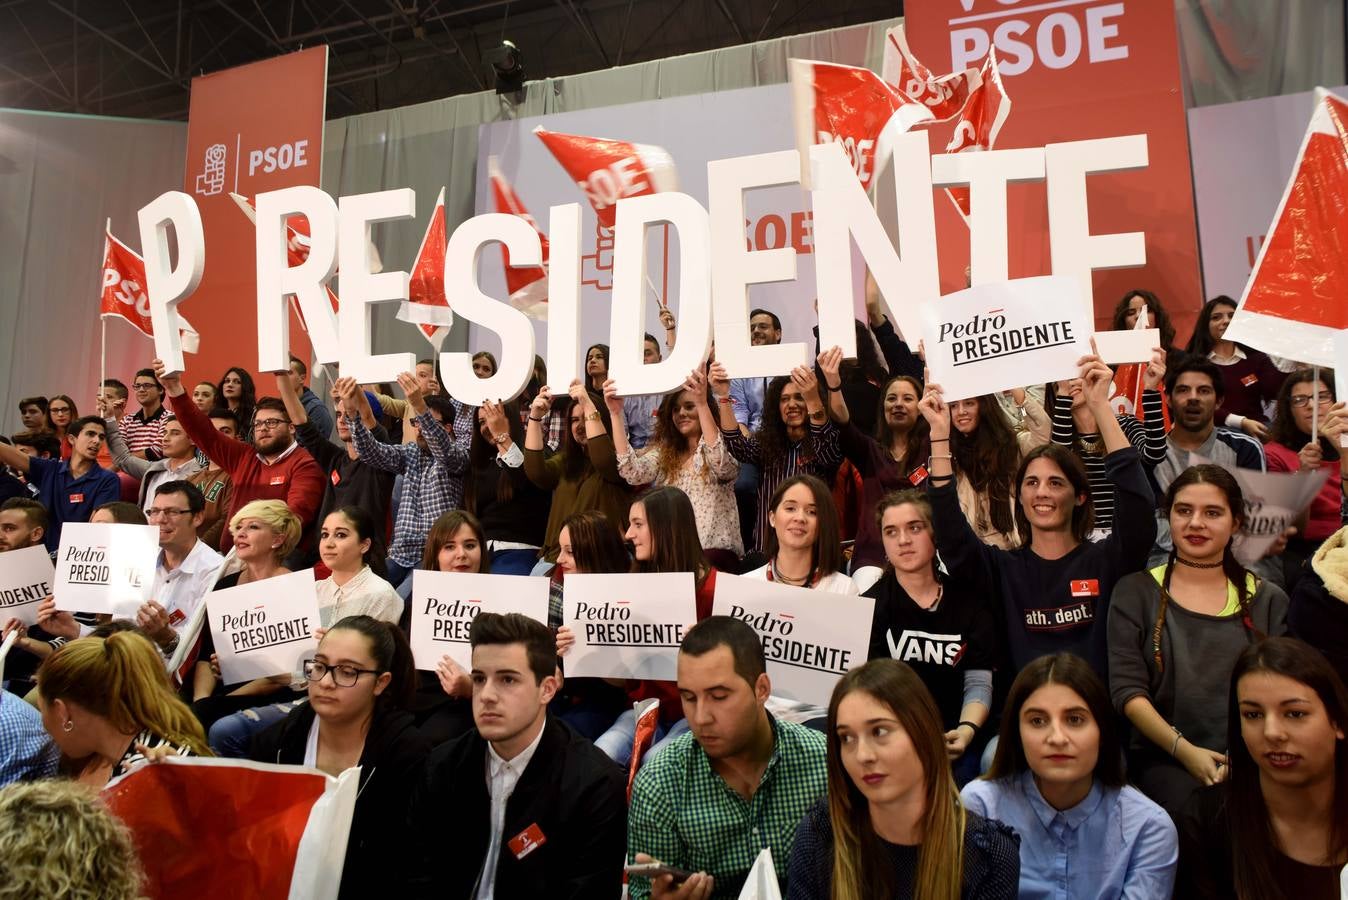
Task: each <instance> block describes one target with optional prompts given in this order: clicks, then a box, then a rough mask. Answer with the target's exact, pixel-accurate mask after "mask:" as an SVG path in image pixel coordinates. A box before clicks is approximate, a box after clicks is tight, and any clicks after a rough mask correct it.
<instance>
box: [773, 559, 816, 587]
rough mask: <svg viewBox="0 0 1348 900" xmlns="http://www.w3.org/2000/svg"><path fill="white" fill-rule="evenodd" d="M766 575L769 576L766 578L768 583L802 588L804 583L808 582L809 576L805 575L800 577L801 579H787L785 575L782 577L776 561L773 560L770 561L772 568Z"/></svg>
mask: <svg viewBox="0 0 1348 900" xmlns="http://www.w3.org/2000/svg"><path fill="white" fill-rule="evenodd" d="M811 574H812V573H811ZM768 575H769V578H768V580H769V581H780V582H781V583H782V584H791V585H801V586H803V585H804V584H805V583H806V582H808V581H809V580H810V575H809V574H806V575H805V576H804V577H802V578H789V577H787V576H786V575H783V574H782V573H781V570H780V569H778V568H777V560H775V559H774V560H773V561H772V566H771V567H770V568H769V569H768Z"/></svg>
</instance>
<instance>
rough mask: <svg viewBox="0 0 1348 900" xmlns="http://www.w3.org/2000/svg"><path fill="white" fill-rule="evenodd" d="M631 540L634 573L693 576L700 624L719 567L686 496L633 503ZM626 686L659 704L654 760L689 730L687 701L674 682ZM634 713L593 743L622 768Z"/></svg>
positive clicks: (671, 494) (669, 490)
mask: <svg viewBox="0 0 1348 900" xmlns="http://www.w3.org/2000/svg"><path fill="white" fill-rule="evenodd" d="M628 522H629V524H628V527H627V540H628V542H630V543H631V545H632V556H633V558H634V562H633V563H632V571H633V572H692V573H693V585H694V589H695V591H696V594H695V598H694V601H695V604H696V607H697V620H698V621H699V622H701V621H702V620H703V619H705V618H706V617H707V616H709V615H711V605H712V598H713V597H714V596H715V594H716V569H715V568H714V567H713V566H712V565H711V564H710V563H708V562H707V559H706V557H705V556H703V554H702V546H701V545H700V544H699V543H698V540H697V519H696V517H695V516H694V514H693V504H692V503H691V502H690V501H689V500H688V495H687V494H685V493H684V492H683V491H681V490H679V489H678V488H676V487H668V486H666V487H660V488H656V489H655V490H653V491H651V492H650V493H649V494H646V495H645V496H644V497H642V498H641V499H640V500H637V501H636V502H635V503H633V504H632V509H631V511H630V512H629V513H628ZM625 688H626V690H627V698H628V700H629V701H630V703H636V702H637V701H640V700H645V699H648V698H650V697H656V698H658V699H659V700H660V725H659V727H658V728H657V729H656V733H655V741H654V743H652V745H651V748H650V749H649V750H647V751H646V755H645V756H644V757H642V758H643V759H648V758H650V755H651V754H652V753H655V752H656V751H657V750H658V748H660V747H661V746H662V745H663V743H664V742H667V741H671V740H673V739H674V738H676V737H678V736H679V735H680V734H683V732H685V731H687V730H688V722H687V721H686V720H685V719H684V717H683V701H682V700H681V699H680V697H679V690H678V685H677V684H675V683H674V682H672V681H635V680H629V681H628V682H627V683H626V685H625ZM636 724H637V722H636V713H635V712H634V711H633V710H632V708H631V706H630V705H629V706H628V708H627V709H626V710H625V711H624V712H623V714H622V715H620V716H619V717H618V721H617V722H615V723H614V724H613V727H612V728H610V729H609V730H608V731H606V732H604V734H602V735H600V736H599V737H598V738H597V739H596V740H595V742H594V744H595V746H596V747H598V748H599V749H600V750H603V751H604V752H605V753H606V754H608V757H609V758H610V759H612V760H614V761H616V762H617V763H618V764H619V765H623V766H625V765H627V764H628V763H629V762H631V760H632V741H633V739H634V737H635V736H636Z"/></svg>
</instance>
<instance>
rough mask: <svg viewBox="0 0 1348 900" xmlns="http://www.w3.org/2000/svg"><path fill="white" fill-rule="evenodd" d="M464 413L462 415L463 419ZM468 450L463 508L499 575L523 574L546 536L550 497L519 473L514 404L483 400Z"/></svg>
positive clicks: (521, 439)
mask: <svg viewBox="0 0 1348 900" xmlns="http://www.w3.org/2000/svg"><path fill="white" fill-rule="evenodd" d="M468 414H469V413H465V415H468ZM476 415H477V428H476V429H474V431H473V437H472V442H471V444H470V445H469V448H468V459H469V464H470V466H471V471H470V472H469V473H468V475H467V476H466V478H465V479H464V506H465V507H466V508H467V509H469V510H470V511H471V512H472V513H473V515H475V516H477V520H478V521H479V522H481V523H482V528H483V529H484V530H485V531H486V533H487V544H486V545H485V549H486V550H487V552H488V553H490V555H491V567H492V569H493V570H494V571H495V572H497V573H499V574H501V575H528V574H529V572H530V571H531V570H532V569H533V567H534V564H535V563H537V562H538V551H539V548H540V547H541V546H542V544H543V538H544V536H545V535H546V533H547V522H548V509H549V504H550V503H551V499H552V498H551V495H550V494H548V493H547V492H546V491H543V490H541V489H540V488H538V487H537V486H535V485H534V484H533V482H531V481H530V480H529V478H528V477H527V476H526V475H525V473H524V454H523V452H522V451H521V450H520V445H521V444H523V442H524V433H523V431H524V429H523V428H521V427H520V414H519V407H518V406H516V404H515V401H513V400H512V401H510V402H509V403H504V404H502V403H493V402H492V401H490V400H489V401H487V402H486V403H483V404H482V405H481V406H480V407H478V408H477V412H476Z"/></svg>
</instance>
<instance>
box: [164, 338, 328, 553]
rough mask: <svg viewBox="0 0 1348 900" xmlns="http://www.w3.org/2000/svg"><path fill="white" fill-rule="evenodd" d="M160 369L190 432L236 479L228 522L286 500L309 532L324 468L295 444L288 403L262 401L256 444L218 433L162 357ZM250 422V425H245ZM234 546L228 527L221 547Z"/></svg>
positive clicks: (171, 403) (255, 422)
mask: <svg viewBox="0 0 1348 900" xmlns="http://www.w3.org/2000/svg"><path fill="white" fill-rule="evenodd" d="M154 369H155V374H156V375H158V376H159V380H160V382H161V383H162V384H163V385H164V390H165V392H166V393H167V394H168V400H169V407H170V408H171V409H172V410H173V413H174V415H176V416H177V417H178V421H179V422H181V423H182V426H183V430H184V431H186V432H187V436H188V437H190V438H191V439H192V443H194V444H196V445H197V447H199V448H200V449H201V451H202V452H203V453H205V454H206V455H207V456H209V457H210V458H211V461H212V462H214V463H215V464H216V465H217V466H219V467H220V468H221V469H224V470H225V471H226V472H228V473H229V475H230V478H231V479H232V480H233V482H234V496H233V497H232V498H231V499H230V502H229V510H228V511H227V512H226V513H225V521H226V523H228V522H229V520H230V519H232V518H234V513H236V512H238V511H239V509H241V508H242V507H243V505H244V504H245V503H248V502H250V501H252V500H283V501H285V504H286V506H288V507H290V511H291V512H293V513H294V514H295V515H297V516H299V517H300V521H301V522H303V523H304V531H305V534H306V536H307V535H308V534H309V532H311V531H312V530H313V526H314V519H315V517H316V516H317V515H318V507H319V504H321V503H322V502H323V487H324V480H323V470H322V469H320V468H319V467H318V463H316V462H314V458H313V457H312V456H310V455H309V451H308V450H305V449H304V448H303V447H301V446H300V445H299V444H297V443H295V426H294V425H292V424H291V423H290V416H289V415H287V413H286V409H285V405H284V404H283V403H282V402H281V401H280V400H277V399H275V398H272V397H264V398H263V399H261V400H259V401H258V402H257V406H256V407H255V409H254V412H253V422H252V426H253V440H254V441H255V443H254V444H245V443H244V442H243V441H239V440H235V439H234V438H231V437H227V436H226V435H223V434H221V433H220V432H219V431H217V430H216V428H215V425H213V424H212V423H211V420H210V419H208V418H207V417H206V415H205V414H204V413H203V412H202V411H201V410H200V409H198V408H197V405H196V403H194V402H193V401H192V398H191V397H190V396H189V395H188V394H187V392H186V391H185V390H184V389H183V383H182V380H181V379H180V378H179V377H178V376H177V375H165V374H164V364H163V362H162V361H160V360H157V359H156V360H155V361H154ZM246 426H247V423H244V422H240V423H239V427H240V428H245V427H246ZM303 543H304V540H303V539H302V540H301V544H303ZM233 544H234V535H233V534H232V533H231V532H230V530H229V528H225V529H224V530H223V531H222V532H221V534H220V550H221V551H222V552H228V550H229V548H230V547H231V546H233Z"/></svg>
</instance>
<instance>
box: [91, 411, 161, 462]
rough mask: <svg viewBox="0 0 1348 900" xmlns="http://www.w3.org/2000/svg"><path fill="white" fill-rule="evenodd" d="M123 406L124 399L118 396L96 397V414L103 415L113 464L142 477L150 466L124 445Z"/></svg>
mask: <svg viewBox="0 0 1348 900" xmlns="http://www.w3.org/2000/svg"><path fill="white" fill-rule="evenodd" d="M125 406H126V401H125V400H122V399H120V398H118V399H117V400H115V401H108V402H105V401H104V400H103V398H101V397H100V398H99V399H98V414H99V415H101V416H102V417H103V429H104V431H106V432H107V435H108V454H109V455H110V456H111V457H112V464H113V465H114V466H116V467H117V468H119V469H121V470H122V471H123V472H125V473H126V474H128V475H130V476H132V477H133V478H144V477H145V473H146V472H147V471H149V468H150V463H149V461H148V460H144V459H141V458H140V457H139V456H136V455H135V454H133V453H132V452H131V449H130V448H129V447H127V445H126V438H124V437H122V425H121V422H122V410H123V409H124V408H125Z"/></svg>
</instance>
